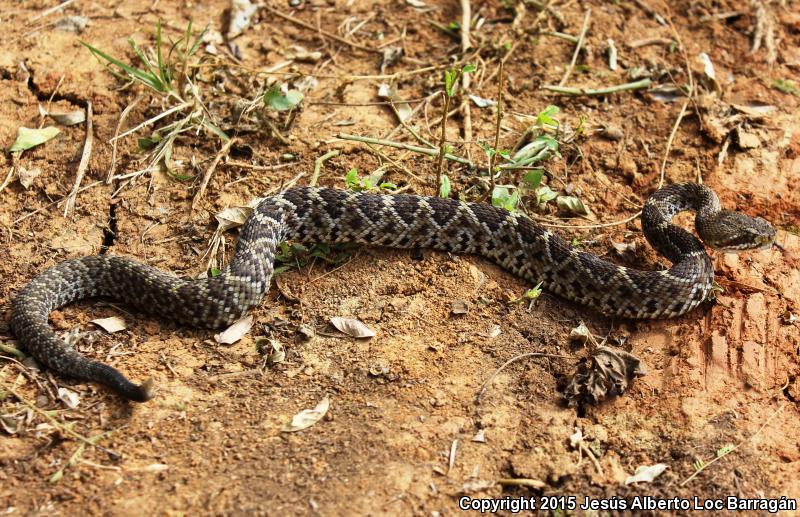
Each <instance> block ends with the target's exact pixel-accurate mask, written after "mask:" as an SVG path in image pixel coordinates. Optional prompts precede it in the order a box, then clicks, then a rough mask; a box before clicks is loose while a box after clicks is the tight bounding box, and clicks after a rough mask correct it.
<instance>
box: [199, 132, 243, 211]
mask: <svg viewBox="0 0 800 517" xmlns="http://www.w3.org/2000/svg"><path fill="white" fill-rule="evenodd" d="M235 140H236V138H234V137H232V138H229V139H228V140H227V141H226V142H225V144H224V145H223V146H222V148H221V149H220V150H219V151H218V152H217V155H216V156H214V160H212V161H211V165H209V166H208V168H207V169H206V172H205V173H204V174H203V179H202V181H201V182H200V188H198V189H197V194H195V195H194V199H193V200H192V209H193V210H194V209H195V208H197V204H198V203H199V202H200V200H201V199H202V198H203V195H204V194H205V193H206V187H207V186H208V182H209V181H210V180H211V176H212V175H213V174H214V171H215V170H216V169H217V165H219V161H220V160H221V159H222V158H223V157H224V156H227V155H228V152H230V150H231V146H232V145H233V142H234V141H235Z"/></svg>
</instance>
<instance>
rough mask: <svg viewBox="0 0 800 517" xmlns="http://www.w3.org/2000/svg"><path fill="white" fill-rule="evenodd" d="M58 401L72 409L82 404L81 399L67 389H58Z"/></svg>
mask: <svg viewBox="0 0 800 517" xmlns="http://www.w3.org/2000/svg"><path fill="white" fill-rule="evenodd" d="M58 400H60V401H61V402H63V403H64V405H65V406H67V407H68V408H70V409H75V408H76V407H78V404H80V403H81V397H80V396H79V395H78V394H77V393H75V392H74V391H72V390H68V389H67V388H58Z"/></svg>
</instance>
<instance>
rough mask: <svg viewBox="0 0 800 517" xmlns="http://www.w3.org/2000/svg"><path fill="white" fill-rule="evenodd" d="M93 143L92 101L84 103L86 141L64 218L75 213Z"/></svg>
mask: <svg viewBox="0 0 800 517" xmlns="http://www.w3.org/2000/svg"><path fill="white" fill-rule="evenodd" d="M93 141H94V134H93V131H92V101H86V139H85V140H84V142H83V154H81V161H80V163H79V164H78V171H77V173H76V174H75V184H74V185H73V186H72V191H71V192H70V193H69V196H67V204H66V206H65V207H64V217H67V216H69V215H71V214H72V213H73V212H74V211H75V198H76V197H77V195H78V190H80V188H81V180H83V174H84V173H85V172H86V168H87V167H88V166H89V158H90V157H91V156H92V142H93Z"/></svg>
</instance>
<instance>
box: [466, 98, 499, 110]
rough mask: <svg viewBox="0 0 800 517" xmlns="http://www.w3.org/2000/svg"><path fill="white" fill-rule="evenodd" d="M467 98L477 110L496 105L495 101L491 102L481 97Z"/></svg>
mask: <svg viewBox="0 0 800 517" xmlns="http://www.w3.org/2000/svg"><path fill="white" fill-rule="evenodd" d="M469 98H470V99H471V100H472V102H474V103H475V105H476V106H477V107H479V108H488V107H490V106H495V105H497V101H493V100H491V99H484V98H483V97H478V96H477V95H470V96H469Z"/></svg>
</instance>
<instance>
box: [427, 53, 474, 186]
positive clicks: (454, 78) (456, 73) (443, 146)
mask: <svg viewBox="0 0 800 517" xmlns="http://www.w3.org/2000/svg"><path fill="white" fill-rule="evenodd" d="M475 70H476V67H475V65H464V67H463V68H455V67H454V68H451V69H450V70H445V72H444V113H443V114H442V133H441V136H440V138H439V161H438V163H437V165H436V190H437V191H438V192H439V195H441V194H442V192H443V190H442V181H443V179H442V176H443V174H442V169H443V166H444V155H445V154H447V153H448V152H449V149H448V146H447V114H448V113H449V112H450V101H451V99H452V98H453V94H454V92H455V85H456V84H457V83H458V80H459V79H461V75H462V74H464V73H469V72H474V71H475ZM446 191H447V193H448V194H449V193H450V189H449V188H448V189H446ZM442 197H444V196H442Z"/></svg>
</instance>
